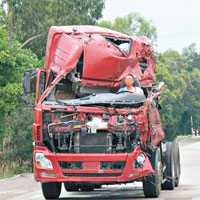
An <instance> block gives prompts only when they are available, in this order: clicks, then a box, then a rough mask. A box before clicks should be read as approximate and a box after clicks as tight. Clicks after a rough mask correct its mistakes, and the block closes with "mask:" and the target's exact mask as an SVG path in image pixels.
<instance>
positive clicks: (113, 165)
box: [100, 161, 125, 170]
mask: <svg viewBox="0 0 200 200" xmlns="http://www.w3.org/2000/svg"><path fill="white" fill-rule="evenodd" d="M124 166H125V162H124V161H122V162H101V164H100V169H116V170H117V169H124Z"/></svg>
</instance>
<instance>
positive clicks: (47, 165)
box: [35, 153, 53, 169]
mask: <svg viewBox="0 0 200 200" xmlns="http://www.w3.org/2000/svg"><path fill="white" fill-rule="evenodd" d="M35 161H36V165H37V167H41V168H44V169H53V165H52V163H51V161H50V160H49V159H47V158H45V157H44V154H43V153H35Z"/></svg>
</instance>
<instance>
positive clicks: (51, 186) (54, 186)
mask: <svg viewBox="0 0 200 200" xmlns="http://www.w3.org/2000/svg"><path fill="white" fill-rule="evenodd" d="M41 186H42V193H43V195H44V198H45V199H58V198H59V196H60V192H61V186H62V185H61V183H56V182H50V183H41Z"/></svg>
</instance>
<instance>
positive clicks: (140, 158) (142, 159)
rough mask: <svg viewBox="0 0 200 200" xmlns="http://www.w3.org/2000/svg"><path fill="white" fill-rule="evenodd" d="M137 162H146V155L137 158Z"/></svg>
mask: <svg viewBox="0 0 200 200" xmlns="http://www.w3.org/2000/svg"><path fill="white" fill-rule="evenodd" d="M136 160H137V162H138V163H139V164H143V163H144V161H145V160H146V158H145V156H144V154H143V153H141V154H140V155H139V156H138V157H137V159H136Z"/></svg>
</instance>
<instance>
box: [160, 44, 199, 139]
mask: <svg viewBox="0 0 200 200" xmlns="http://www.w3.org/2000/svg"><path fill="white" fill-rule="evenodd" d="M199 56H200V54H199V53H198V52H197V50H196V48H195V45H194V44H192V45H190V46H188V47H186V48H184V50H183V53H182V54H179V53H178V52H177V51H174V50H168V51H166V52H164V53H161V54H159V56H158V58H157V60H158V62H157V63H158V64H157V79H158V81H164V82H165V84H166V86H165V90H164V92H163V94H162V100H161V102H160V103H161V105H162V108H163V109H162V111H161V117H162V121H163V125H164V128H165V133H166V134H167V138H168V139H173V138H175V137H176V136H177V135H180V134H190V133H191V117H192V118H193V128H194V129H200V125H199V124H200V117H199V112H200V101H199V100H200V95H199V91H200V70H199V66H200V59H199Z"/></svg>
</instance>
